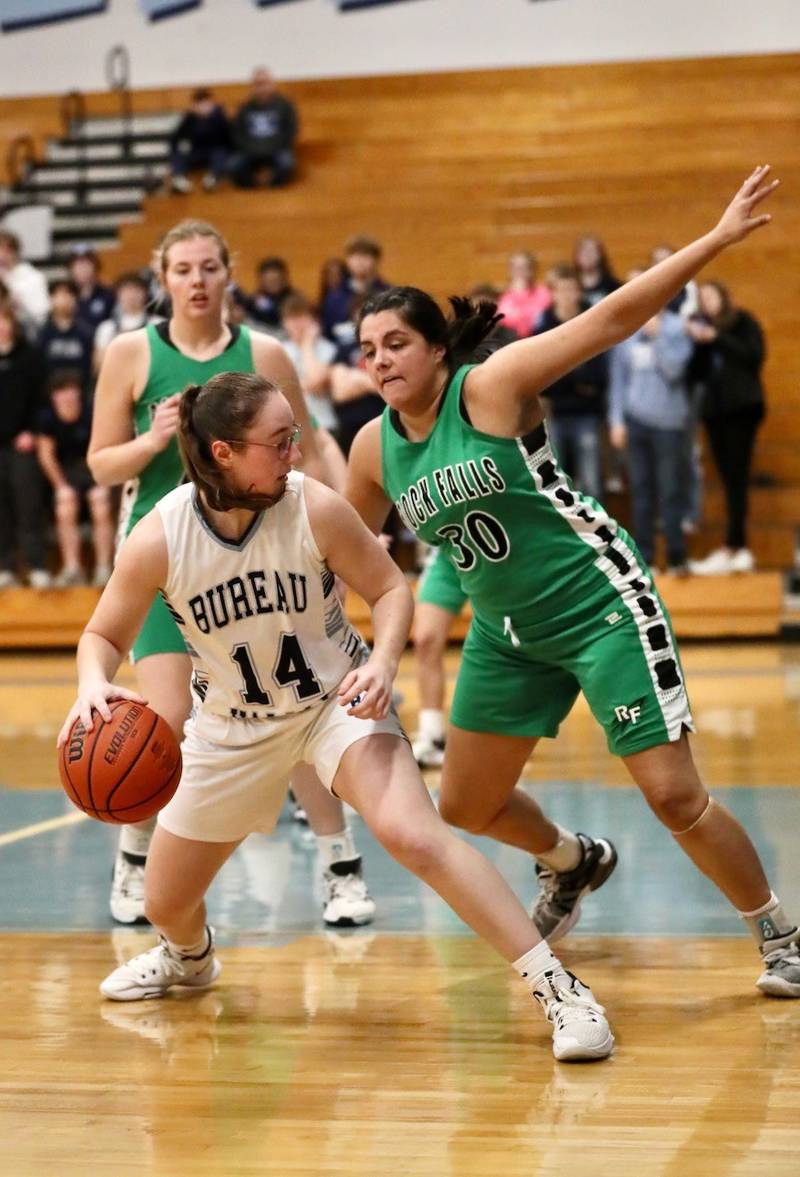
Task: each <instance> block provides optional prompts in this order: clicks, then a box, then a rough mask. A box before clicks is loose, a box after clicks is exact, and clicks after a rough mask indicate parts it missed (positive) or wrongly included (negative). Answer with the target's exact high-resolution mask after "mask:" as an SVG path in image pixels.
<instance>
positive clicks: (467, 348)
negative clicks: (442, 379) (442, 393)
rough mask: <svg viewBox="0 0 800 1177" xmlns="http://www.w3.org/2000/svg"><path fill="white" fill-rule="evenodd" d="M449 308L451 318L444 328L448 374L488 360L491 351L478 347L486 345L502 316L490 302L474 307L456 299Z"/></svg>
mask: <svg viewBox="0 0 800 1177" xmlns="http://www.w3.org/2000/svg"><path fill="white" fill-rule="evenodd" d="M450 306H451V307H452V308H453V317H452V319H450V320H449V322H448V324H447V338H448V344H449V347H448V360H449V363H450V369H451V371H455V370H456V369H457V368H460V367H461V365H462V364H469V363H473V364H479V363H481V362H482V361H483V360H485V359H486V358H487V356H488V355H489V354H490V350H491V349H487V348H486V347H485V346H484V347H481V345H482V344H484V345H485V342H486V340H487V338H488V336H489V335H491V333H492V332H493V331H494V329H495V327H496V326H497V324H498V323H500V322H502V319H503V316H502V315H501V314H498V311H497V304H496V303H494V302H492V301H490V300H489V299H486V300H485V301H484V300H481V301H480V302H479V303H478V304H477V306H476V305H475V304H474V303H472V302H470V300H469V299H468V298H463V297H455V298H451V299H450Z"/></svg>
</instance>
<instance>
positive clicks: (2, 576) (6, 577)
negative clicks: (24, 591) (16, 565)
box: [0, 568, 19, 589]
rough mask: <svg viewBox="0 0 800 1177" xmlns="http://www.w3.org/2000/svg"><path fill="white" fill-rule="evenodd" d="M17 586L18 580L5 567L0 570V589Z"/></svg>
mask: <svg viewBox="0 0 800 1177" xmlns="http://www.w3.org/2000/svg"><path fill="white" fill-rule="evenodd" d="M10 588H19V581H18V580H17V578H16V576H15V575H14V573H13V572H9V570H8V569H7V568H4V569H3V570H2V571H0V589H10Z"/></svg>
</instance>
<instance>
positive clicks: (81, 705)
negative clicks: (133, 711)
mask: <svg viewBox="0 0 800 1177" xmlns="http://www.w3.org/2000/svg"><path fill="white" fill-rule="evenodd" d="M114 699H129V700H130V701H131V702H132V703H144V704H145V705H146V704H147V700H146V699H143V698H142V696H141V695H137V694H136V692H135V691H128V690H126V688H125V687H117V686H115V685H114V683H111V682H96V683H93V684H92V685H91V686H90V687H86V688H85V689H84V690H83V691H81V693H80V694H79V695H78V698H77V699H76V700H75V702H74V703H73V704H72V706H71V707H70V709H69V714H68V715H67V718H66V719H65V720H64V726H63V727H62V729H61V731H60V732H59V733H58V739H57V740H56V747H57V748H60V747H61V746H62V744H65V743H66V741H67V737H68V736H69V733H70V731H71V730H72V725H73V723H74V722H75V720H76V719H77V718H78V717H79V716H80V720H81V723H82V724H83V726H84V728H85V729H86V731H87V732H90V731H91V730H92V728H93V727H94V723H93V720H92V712H93V711H96V712H97V713H98V715H99V716H100V718H101V719H103V720H104V721H105V722H106V723H109V722H110V720H111V712H110V711H109V708H108V704H109V703H110V702H113V700H114Z"/></svg>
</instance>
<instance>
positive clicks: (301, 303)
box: [281, 293, 313, 319]
mask: <svg viewBox="0 0 800 1177" xmlns="http://www.w3.org/2000/svg"><path fill="white" fill-rule="evenodd" d="M311 314H313V311H312V309H311V303H310V302H309V301H308V299H307V298H306V296H305V295H304V294H299V293H294V294H287V296H286V298H285V299H284V300H283V302H282V303H281V318H282V319H291V317H292V316H293V315H295V316H296V315H311Z"/></svg>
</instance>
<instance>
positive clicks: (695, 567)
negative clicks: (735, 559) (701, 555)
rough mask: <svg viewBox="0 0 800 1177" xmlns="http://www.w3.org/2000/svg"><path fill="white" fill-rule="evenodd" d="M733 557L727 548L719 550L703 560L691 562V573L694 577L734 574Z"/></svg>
mask: <svg viewBox="0 0 800 1177" xmlns="http://www.w3.org/2000/svg"><path fill="white" fill-rule="evenodd" d="M731 564H732V556H731V554H730V552H729V551H728V549H727V548H717V550H716V551H715V552H711V553H710V554H709V555H708V556H706V557H705V559H703V560H690V561H689V571H690V572H691V573H692V575H693V576H727V575H728V574H729V573H730V572H733V568H732V567H731Z"/></svg>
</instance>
